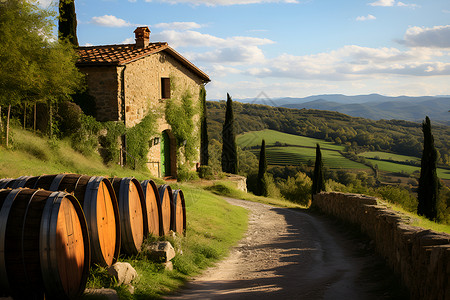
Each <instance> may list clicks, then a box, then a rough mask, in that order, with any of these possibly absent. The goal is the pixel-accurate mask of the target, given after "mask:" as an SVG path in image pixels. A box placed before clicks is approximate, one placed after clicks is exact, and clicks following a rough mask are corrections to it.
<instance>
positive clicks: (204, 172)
mask: <svg viewBox="0 0 450 300" xmlns="http://www.w3.org/2000/svg"><path fill="white" fill-rule="evenodd" d="M213 176H214V173H213V169H212V167H210V166H200V167H199V168H198V177H200V178H203V179H212V178H213Z"/></svg>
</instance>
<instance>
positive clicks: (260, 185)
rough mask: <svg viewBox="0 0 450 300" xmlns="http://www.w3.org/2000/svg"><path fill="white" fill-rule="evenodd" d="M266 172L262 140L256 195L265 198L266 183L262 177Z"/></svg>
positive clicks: (264, 146)
mask: <svg viewBox="0 0 450 300" xmlns="http://www.w3.org/2000/svg"><path fill="white" fill-rule="evenodd" d="M266 172H267V159H266V141H265V140H262V144H261V151H260V152H259V170H258V195H259V196H267V182H266V181H265V180H264V175H265V174H266Z"/></svg>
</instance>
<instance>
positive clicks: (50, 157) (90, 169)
mask: <svg viewBox="0 0 450 300" xmlns="http://www.w3.org/2000/svg"><path fill="white" fill-rule="evenodd" d="M11 144H12V147H11V149H9V150H6V149H4V148H2V147H0V178H7V177H11V178H15V177H19V176H22V175H29V176H38V175H42V174H57V173H64V172H65V173H80V174H88V175H92V176H105V177H114V176H117V177H129V176H134V177H136V178H137V179H139V180H144V179H149V178H151V175H150V173H149V172H146V171H145V170H141V171H135V170H130V169H127V168H121V167H120V166H118V165H111V166H105V165H104V164H103V163H102V160H101V158H100V156H99V155H98V154H97V153H92V155H90V156H89V157H86V156H83V155H82V154H81V153H79V152H77V151H74V150H73V149H72V147H70V143H69V141H50V140H48V139H46V138H40V137H38V136H37V135H35V134H33V133H31V132H29V131H24V130H21V129H15V128H12V143H11Z"/></svg>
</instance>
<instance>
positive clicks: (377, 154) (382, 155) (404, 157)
mask: <svg viewBox="0 0 450 300" xmlns="http://www.w3.org/2000/svg"><path fill="white" fill-rule="evenodd" d="M358 155H359V156H363V157H365V158H375V157H378V158H380V159H387V160H393V161H402V162H406V161H418V162H420V158H418V157H415V156H407V155H399V154H393V153H388V152H379V151H373V152H364V153H361V154H358Z"/></svg>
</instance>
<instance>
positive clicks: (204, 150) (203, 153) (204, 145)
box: [199, 86, 209, 166]
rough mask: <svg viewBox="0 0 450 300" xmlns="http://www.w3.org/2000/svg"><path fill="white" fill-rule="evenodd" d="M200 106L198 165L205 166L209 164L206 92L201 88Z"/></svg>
mask: <svg viewBox="0 0 450 300" xmlns="http://www.w3.org/2000/svg"><path fill="white" fill-rule="evenodd" d="M199 97H200V105H201V107H202V114H201V118H202V119H201V123H200V164H201V165H203V166H207V165H208V163H209V153H208V124H207V112H206V90H205V87H204V86H202V87H201V88H200V96H199Z"/></svg>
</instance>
